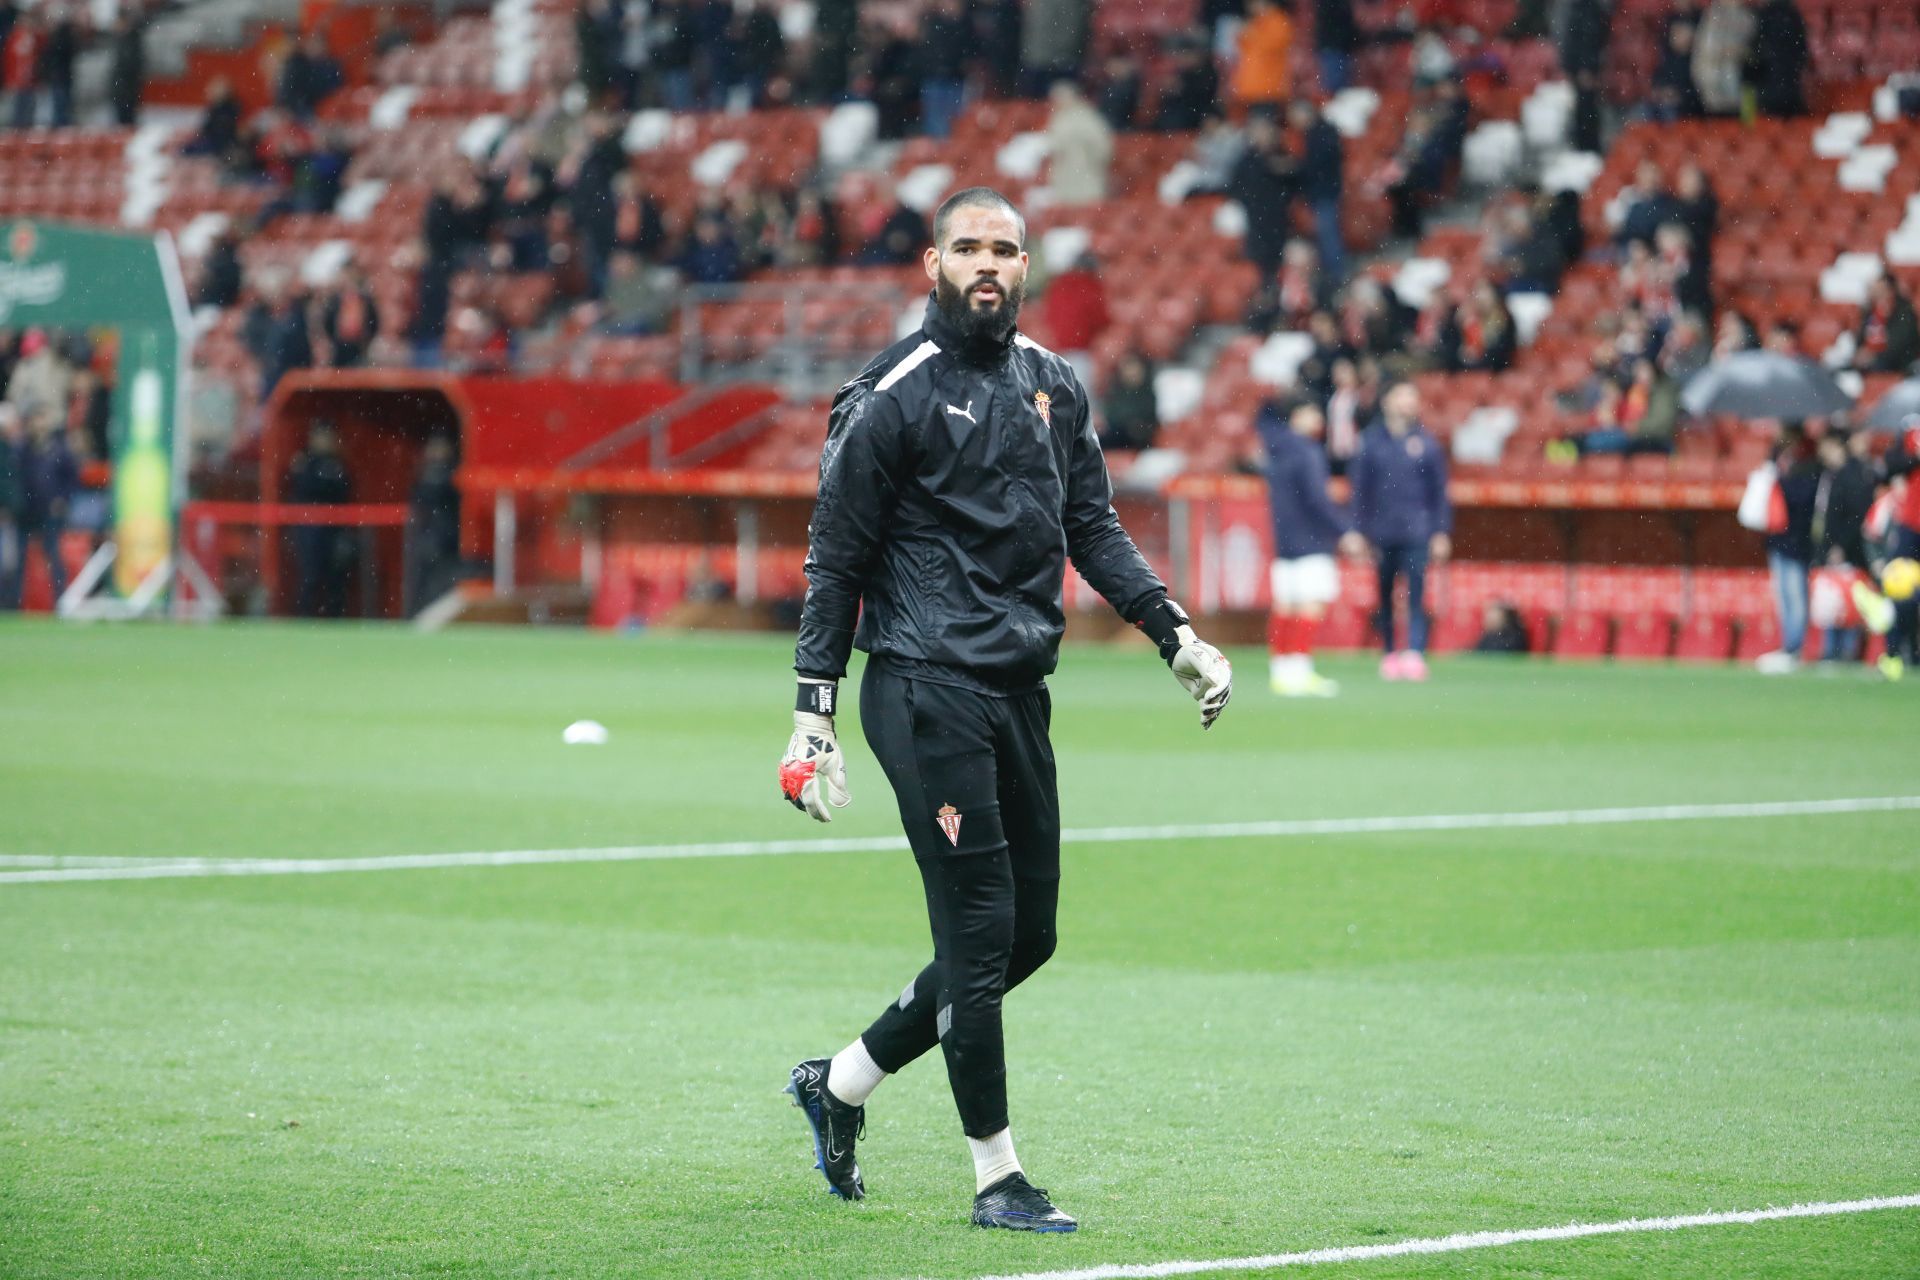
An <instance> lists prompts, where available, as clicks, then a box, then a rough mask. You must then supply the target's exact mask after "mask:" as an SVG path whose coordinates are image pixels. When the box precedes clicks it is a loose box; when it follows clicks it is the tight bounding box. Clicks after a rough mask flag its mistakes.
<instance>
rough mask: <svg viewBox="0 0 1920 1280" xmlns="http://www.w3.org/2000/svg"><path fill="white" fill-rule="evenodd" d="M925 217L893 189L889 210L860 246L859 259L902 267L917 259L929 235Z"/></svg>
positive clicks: (873, 263)
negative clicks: (892, 200) (891, 203)
mask: <svg viewBox="0 0 1920 1280" xmlns="http://www.w3.org/2000/svg"><path fill="white" fill-rule="evenodd" d="M931 235H932V233H931V232H929V231H928V230H927V220H926V218H925V217H923V216H922V215H921V213H920V211H919V210H918V209H915V208H914V207H913V206H911V205H909V204H907V203H906V202H905V201H904V200H901V199H900V198H899V196H898V194H897V193H896V195H895V196H894V204H893V211H892V212H891V213H889V214H888V215H887V220H886V221H885V222H883V223H881V224H880V229H879V230H878V231H877V232H875V233H874V236H873V238H872V239H871V240H869V241H867V243H866V244H865V245H864V246H862V248H861V250H860V256H859V262H860V263H861V264H862V265H864V266H895V267H904V266H906V265H908V264H909V263H914V262H918V261H920V251H921V249H923V248H924V247H925V246H926V245H927V243H928V241H929V238H930V237H931Z"/></svg>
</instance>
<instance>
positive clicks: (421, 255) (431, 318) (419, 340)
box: [406, 241, 454, 369]
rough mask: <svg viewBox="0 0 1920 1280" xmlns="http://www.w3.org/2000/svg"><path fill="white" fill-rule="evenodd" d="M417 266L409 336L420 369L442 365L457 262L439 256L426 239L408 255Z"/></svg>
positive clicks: (413, 360) (408, 327)
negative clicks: (433, 252)
mask: <svg viewBox="0 0 1920 1280" xmlns="http://www.w3.org/2000/svg"><path fill="white" fill-rule="evenodd" d="M407 258H408V260H409V263H410V265H412V266H413V267H414V287H413V316H412V318H411V319H409V320H408V321H407V332H406V339H407V343H408V345H409V346H410V347H411V348H412V352H411V358H412V363H413V366H414V367H415V368H416V369H437V368H439V367H440V364H441V359H442V355H443V351H444V343H445V341H446V334H447V315H448V312H449V311H450V309H451V308H452V305H453V272H454V265H453V263H452V261H451V260H449V259H446V258H436V257H434V256H433V255H432V254H431V253H429V252H428V251H427V248H426V245H425V244H424V242H420V241H416V242H415V243H414V244H413V245H412V246H410V248H409V252H408V254H407Z"/></svg>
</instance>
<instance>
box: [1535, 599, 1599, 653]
mask: <svg viewBox="0 0 1920 1280" xmlns="http://www.w3.org/2000/svg"><path fill="white" fill-rule="evenodd" d="M1607 632H1608V627H1607V618H1606V616H1605V615H1604V614H1599V613H1594V612H1592V611H1590V610H1586V609H1576V610H1574V611H1573V612H1572V613H1570V614H1568V615H1566V616H1565V617H1564V618H1562V619H1561V620H1560V625H1559V626H1558V627H1557V628H1555V629H1554V634H1553V647H1552V649H1550V650H1549V652H1551V653H1552V654H1553V656H1554V657H1556V658H1604V657H1606V656H1607Z"/></svg>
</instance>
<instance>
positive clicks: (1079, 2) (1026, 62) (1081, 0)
mask: <svg viewBox="0 0 1920 1280" xmlns="http://www.w3.org/2000/svg"><path fill="white" fill-rule="evenodd" d="M1092 9H1093V5H1092V3H1091V0H1027V3H1026V8H1025V9H1024V11H1023V12H1022V17H1021V25H1020V65H1021V67H1022V68H1023V70H1024V71H1025V73H1026V93H1027V96H1028V97H1030V98H1038V97H1040V96H1041V95H1042V94H1044V93H1046V92H1048V91H1049V90H1050V89H1052V87H1053V86H1054V84H1055V83H1056V82H1058V81H1061V80H1071V79H1072V78H1074V77H1075V76H1077V75H1079V74H1080V68H1081V67H1082V66H1084V65H1085V63H1086V60H1087V47H1088V38H1089V35H1090V34H1091V26H1092V17H1093V14H1092Z"/></svg>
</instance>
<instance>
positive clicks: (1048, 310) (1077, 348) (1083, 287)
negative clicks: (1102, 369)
mask: <svg viewBox="0 0 1920 1280" xmlns="http://www.w3.org/2000/svg"><path fill="white" fill-rule="evenodd" d="M1040 315H1041V320H1042V324H1043V325H1044V327H1045V329H1046V333H1047V336H1048V337H1049V338H1050V339H1051V340H1052V342H1053V348H1054V350H1056V351H1058V352H1059V353H1060V354H1061V355H1063V356H1065V357H1066V358H1067V359H1068V361H1069V362H1071V363H1072V364H1073V366H1074V368H1075V369H1077V370H1079V372H1080V377H1081V380H1082V381H1086V382H1091V381H1092V378H1091V377H1090V374H1091V373H1092V361H1091V358H1090V357H1089V356H1088V354H1087V353H1088V351H1090V350H1091V349H1092V347H1093V342H1094V339H1096V338H1098V337H1099V336H1100V335H1101V334H1103V333H1105V332H1106V331H1107V326H1108V325H1110V324H1112V323H1113V313H1112V312H1110V311H1108V310H1107V286H1106V285H1105V284H1103V283H1102V282H1101V280H1100V264H1099V263H1098V262H1095V261H1094V258H1093V255H1092V254H1090V253H1083V254H1081V255H1080V256H1079V257H1078V258H1076V259H1074V261H1073V265H1071V266H1069V267H1068V268H1067V269H1066V270H1065V271H1062V272H1061V273H1060V274H1059V275H1056V276H1055V277H1054V278H1053V280H1052V281H1051V282H1050V283H1049V284H1048V285H1047V292H1046V295H1045V296H1044V297H1043V298H1041V299H1040Z"/></svg>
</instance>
